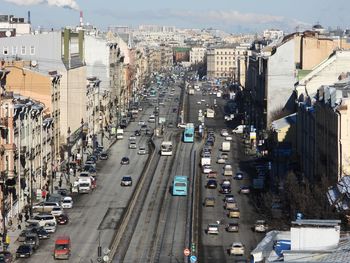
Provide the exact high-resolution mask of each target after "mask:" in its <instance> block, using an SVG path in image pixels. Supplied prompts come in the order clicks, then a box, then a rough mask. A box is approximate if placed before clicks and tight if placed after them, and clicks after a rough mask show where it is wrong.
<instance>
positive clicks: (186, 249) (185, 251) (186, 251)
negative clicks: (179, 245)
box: [184, 248, 191, 257]
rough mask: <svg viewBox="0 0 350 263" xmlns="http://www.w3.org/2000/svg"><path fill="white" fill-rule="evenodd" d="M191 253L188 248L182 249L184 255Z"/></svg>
mask: <svg viewBox="0 0 350 263" xmlns="http://www.w3.org/2000/svg"><path fill="white" fill-rule="evenodd" d="M190 254H191V251H190V250H189V249H188V248H185V249H184V255H185V256H186V257H188V256H189V255H190Z"/></svg>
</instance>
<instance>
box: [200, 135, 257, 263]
mask: <svg viewBox="0 0 350 263" xmlns="http://www.w3.org/2000/svg"><path fill="white" fill-rule="evenodd" d="M216 138H217V139H216V142H215V147H214V150H213V154H212V162H216V160H217V159H216V158H217V156H218V155H219V154H220V151H219V148H220V144H221V143H222V141H224V138H223V137H221V136H218V135H217V136H216ZM231 148H232V151H231V152H230V153H229V160H230V161H228V162H227V163H228V164H231V165H232V166H233V172H234V173H235V172H236V171H239V170H241V169H240V167H239V162H238V161H239V157H238V152H239V149H240V147H239V145H238V143H237V138H236V137H234V141H233V142H231ZM223 166H224V165H219V164H217V163H214V164H213V165H212V167H213V170H215V171H217V172H218V174H219V176H218V183H221V181H222V180H223V179H230V180H231V186H232V192H231V193H232V194H233V195H234V196H235V198H236V201H237V204H238V208H239V209H240V218H239V219H229V218H228V211H226V210H225V209H224V198H225V195H224V194H220V193H219V189H220V185H218V189H216V190H214V189H213V190H209V189H205V186H204V185H205V183H204V184H202V191H203V194H202V199H201V200H202V202H204V198H205V197H209V196H210V195H212V196H214V197H215V199H216V202H217V203H216V206H215V207H214V208H209V207H203V208H202V211H203V212H202V222H203V223H202V242H203V250H204V251H203V252H204V253H203V254H204V258H205V259H208V261H207V262H210V260H209V259H210V258H212V259H214V258H216V259H217V260H221V261H223V262H224V261H225V260H229V257H228V253H227V252H228V248H229V247H230V245H231V244H232V242H242V244H244V245H245V248H246V250H245V255H246V256H248V255H249V253H250V251H251V250H252V249H253V248H254V247H255V246H256V244H257V243H258V241H259V240H260V238H261V236H260V235H258V234H256V233H253V232H252V230H251V227H252V226H253V224H254V222H255V219H256V218H257V214H256V212H255V210H254V209H253V208H252V205H251V203H250V202H249V197H248V196H245V195H243V194H238V192H239V189H240V186H241V185H243V184H248V183H249V182H248V178H247V176H246V177H245V179H244V180H242V181H237V180H233V179H232V177H228V176H223V175H222V172H223ZM202 181H204V182H205V181H206V179H204V180H203V177H202ZM209 211H210V212H209ZM215 221H221V223H222V225H220V234H219V235H218V236H217V237H215V236H214V237H209V236H208V235H205V234H203V233H204V231H205V229H206V227H207V224H209V223H215ZM230 222H238V223H239V232H238V233H229V232H226V231H225V229H224V227H225V225H226V224H228V223H230ZM224 257H225V258H226V259H224ZM221 261H220V262H221Z"/></svg>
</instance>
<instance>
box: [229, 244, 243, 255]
mask: <svg viewBox="0 0 350 263" xmlns="http://www.w3.org/2000/svg"><path fill="white" fill-rule="evenodd" d="M230 255H234V256H243V255H244V246H243V244H242V243H241V242H233V243H232V245H231V248H230Z"/></svg>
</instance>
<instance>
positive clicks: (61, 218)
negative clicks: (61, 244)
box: [56, 214, 69, 225]
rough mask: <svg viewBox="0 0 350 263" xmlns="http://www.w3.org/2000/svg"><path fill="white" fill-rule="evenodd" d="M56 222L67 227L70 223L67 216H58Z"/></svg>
mask: <svg viewBox="0 0 350 263" xmlns="http://www.w3.org/2000/svg"><path fill="white" fill-rule="evenodd" d="M56 220H57V224H58V225H66V224H68V222H69V218H68V216H67V214H61V215H59V216H56Z"/></svg>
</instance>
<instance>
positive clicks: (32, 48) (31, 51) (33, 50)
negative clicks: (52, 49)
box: [30, 46, 35, 55]
mask: <svg viewBox="0 0 350 263" xmlns="http://www.w3.org/2000/svg"><path fill="white" fill-rule="evenodd" d="M30 54H31V55H35V47H34V46H30Z"/></svg>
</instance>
